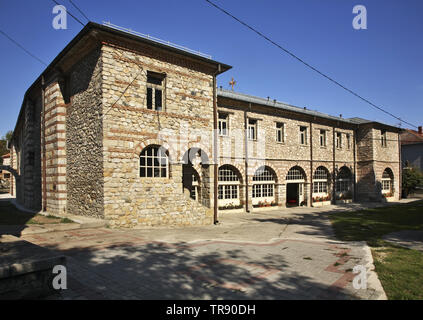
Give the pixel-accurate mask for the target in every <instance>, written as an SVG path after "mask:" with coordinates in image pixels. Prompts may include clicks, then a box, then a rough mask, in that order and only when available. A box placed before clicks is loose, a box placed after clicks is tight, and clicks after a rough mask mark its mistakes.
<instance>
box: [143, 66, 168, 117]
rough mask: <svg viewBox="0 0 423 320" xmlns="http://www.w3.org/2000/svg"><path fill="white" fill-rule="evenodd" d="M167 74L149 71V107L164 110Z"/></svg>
mask: <svg viewBox="0 0 423 320" xmlns="http://www.w3.org/2000/svg"><path fill="white" fill-rule="evenodd" d="M165 79H166V75H164V74H160V73H156V72H151V71H147V99H146V100H147V101H146V102H147V109H150V110H156V111H161V110H163V105H164V99H163V96H164V95H163V93H164V89H165Z"/></svg>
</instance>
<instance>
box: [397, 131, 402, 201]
mask: <svg viewBox="0 0 423 320" xmlns="http://www.w3.org/2000/svg"><path fill="white" fill-rule="evenodd" d="M401 150H402V146H401V139H400V133H398V158H399V175H398V192H399V194H398V199H399V200H401V198H402V157H401V152H402V151H401Z"/></svg>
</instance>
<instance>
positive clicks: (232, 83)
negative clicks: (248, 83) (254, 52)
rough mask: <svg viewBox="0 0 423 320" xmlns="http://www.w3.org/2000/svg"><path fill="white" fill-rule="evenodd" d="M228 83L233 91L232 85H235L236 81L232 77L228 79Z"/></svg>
mask: <svg viewBox="0 0 423 320" xmlns="http://www.w3.org/2000/svg"><path fill="white" fill-rule="evenodd" d="M229 85H230V86H231V87H232V91H234V85H236V81H235V80H234V78H232V80H231V81H229Z"/></svg>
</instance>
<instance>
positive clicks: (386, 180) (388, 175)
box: [382, 168, 394, 194]
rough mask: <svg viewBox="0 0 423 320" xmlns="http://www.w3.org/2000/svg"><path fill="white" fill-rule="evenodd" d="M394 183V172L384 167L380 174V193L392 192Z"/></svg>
mask: <svg viewBox="0 0 423 320" xmlns="http://www.w3.org/2000/svg"><path fill="white" fill-rule="evenodd" d="M393 184H394V174H393V173H392V170H391V169H389V168H386V169H385V171H383V174H382V194H388V193H392V190H393Z"/></svg>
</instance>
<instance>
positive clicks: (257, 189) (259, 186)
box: [252, 166, 276, 205]
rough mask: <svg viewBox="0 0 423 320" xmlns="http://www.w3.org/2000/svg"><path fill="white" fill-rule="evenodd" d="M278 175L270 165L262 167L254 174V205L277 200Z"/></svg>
mask: <svg viewBox="0 0 423 320" xmlns="http://www.w3.org/2000/svg"><path fill="white" fill-rule="evenodd" d="M275 183H276V175H275V173H274V172H273V170H271V169H270V168H268V167H265V166H263V167H260V168H258V169H257V171H256V172H255V174H254V176H253V190H252V191H253V205H257V204H259V202H265V203H266V202H267V203H269V204H271V203H274V202H275Z"/></svg>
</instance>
